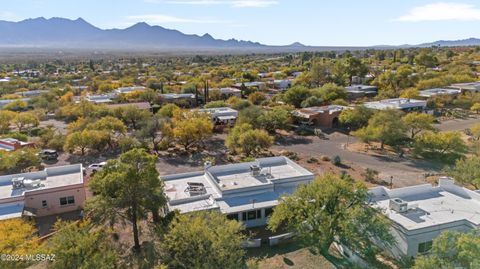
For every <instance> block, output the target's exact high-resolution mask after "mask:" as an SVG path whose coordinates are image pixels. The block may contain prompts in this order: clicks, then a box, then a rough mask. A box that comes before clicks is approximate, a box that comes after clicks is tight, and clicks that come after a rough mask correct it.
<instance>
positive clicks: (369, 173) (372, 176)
mask: <svg viewBox="0 0 480 269" xmlns="http://www.w3.org/2000/svg"><path fill="white" fill-rule="evenodd" d="M362 176H363V178H364V179H365V181H367V182H371V183H375V182H377V180H378V171H377V170H374V169H370V168H367V169H365V172H363V173H362Z"/></svg>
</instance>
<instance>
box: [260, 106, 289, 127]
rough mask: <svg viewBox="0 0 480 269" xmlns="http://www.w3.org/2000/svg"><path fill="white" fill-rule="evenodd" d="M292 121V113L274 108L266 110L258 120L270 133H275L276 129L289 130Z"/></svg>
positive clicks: (280, 108)
mask: <svg viewBox="0 0 480 269" xmlns="http://www.w3.org/2000/svg"><path fill="white" fill-rule="evenodd" d="M289 120H290V112H289V111H288V110H287V109H285V108H282V107H274V108H272V109H271V110H266V111H265V112H263V114H262V115H261V116H260V117H259V118H258V122H259V123H260V125H261V126H263V128H264V129H265V130H267V131H268V132H269V133H275V130H276V129H287V128H288V123H289Z"/></svg>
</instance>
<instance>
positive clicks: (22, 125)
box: [14, 112, 40, 132]
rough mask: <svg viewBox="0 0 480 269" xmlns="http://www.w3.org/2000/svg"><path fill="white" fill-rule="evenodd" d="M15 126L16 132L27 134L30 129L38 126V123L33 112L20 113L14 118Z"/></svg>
mask: <svg viewBox="0 0 480 269" xmlns="http://www.w3.org/2000/svg"><path fill="white" fill-rule="evenodd" d="M14 122H15V125H17V128H18V131H19V132H23V131H27V132H29V131H30V129H31V128H33V127H36V126H38V124H39V123H40V121H39V120H38V117H37V116H36V115H35V114H34V113H33V112H20V113H18V114H17V115H16V116H15V119H14Z"/></svg>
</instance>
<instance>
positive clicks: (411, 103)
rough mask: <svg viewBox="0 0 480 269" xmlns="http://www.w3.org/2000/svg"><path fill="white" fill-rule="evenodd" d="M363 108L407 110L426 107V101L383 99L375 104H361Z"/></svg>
mask: <svg viewBox="0 0 480 269" xmlns="http://www.w3.org/2000/svg"><path fill="white" fill-rule="evenodd" d="M363 105H364V106H365V107H368V108H372V109H379V110H385V109H407V108H413V107H426V106H427V101H425V100H417V99H407V98H394V99H384V100H381V101H375V102H366V103H364V104H363Z"/></svg>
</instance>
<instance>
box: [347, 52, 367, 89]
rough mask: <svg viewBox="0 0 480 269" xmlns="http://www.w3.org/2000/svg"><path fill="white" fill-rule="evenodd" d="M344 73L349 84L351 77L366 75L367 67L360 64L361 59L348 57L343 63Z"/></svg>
mask: <svg viewBox="0 0 480 269" xmlns="http://www.w3.org/2000/svg"><path fill="white" fill-rule="evenodd" d="M345 71H346V72H345V73H346V74H347V76H348V78H349V82H350V84H351V83H352V77H353V76H359V77H364V76H365V75H366V74H367V73H368V67H367V66H366V65H365V64H364V63H363V62H362V60H361V59H358V58H355V57H348V58H347V59H346V61H345Z"/></svg>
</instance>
